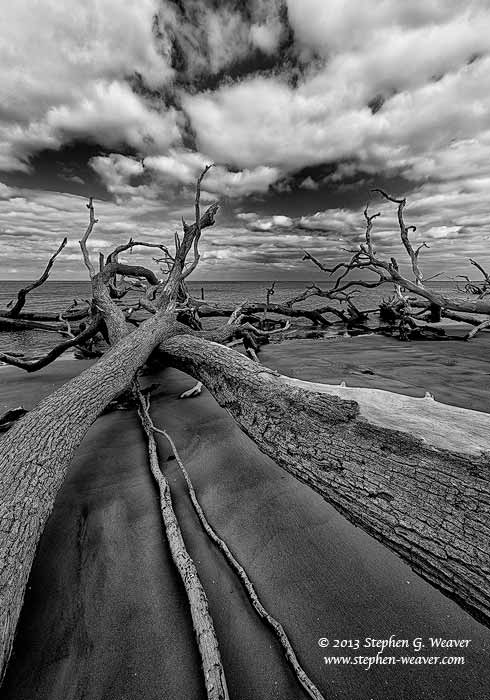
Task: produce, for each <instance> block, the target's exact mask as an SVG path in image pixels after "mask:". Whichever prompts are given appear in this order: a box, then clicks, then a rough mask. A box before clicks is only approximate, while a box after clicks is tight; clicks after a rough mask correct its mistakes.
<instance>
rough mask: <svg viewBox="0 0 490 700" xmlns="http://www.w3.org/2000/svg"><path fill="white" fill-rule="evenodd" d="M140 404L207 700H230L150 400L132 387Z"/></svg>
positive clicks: (134, 386)
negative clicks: (158, 441) (161, 453)
mask: <svg viewBox="0 0 490 700" xmlns="http://www.w3.org/2000/svg"><path fill="white" fill-rule="evenodd" d="M133 388H134V392H135V396H136V399H137V402H138V415H139V417H140V421H141V425H142V426H143V430H144V431H145V435H146V440H147V442H148V459H149V463H150V468H151V473H152V474H153V478H154V479H155V481H156V482H157V484H158V490H159V492H160V509H161V512H162V518H163V523H164V526H165V532H166V535H167V541H168V544H169V547H170V552H171V554H172V559H173V562H174V564H175V566H176V568H177V571H178V572H179V575H180V578H181V579H182V583H183V584H184V588H185V592H186V594H187V600H188V601H189V607H190V611H191V617H192V624H193V627H194V632H195V635H196V640H197V644H198V647H199V653H200V655H201V661H202V670H203V675H204V684H205V686H206V693H207V697H208V700H228V699H229V695H228V689H227V686H226V678H225V672H224V669H223V663H222V661H221V654H220V652H219V646H218V639H217V636H216V631H215V629H214V624H213V619H212V617H211V613H210V612H209V606H208V599H207V597H206V593H205V591H204V588H203V587H202V584H201V581H200V579H199V575H198V573H197V569H196V565H195V564H194V561H193V560H192V558H191V556H190V555H189V553H188V551H187V548H186V546H185V542H184V539H183V537H182V532H181V530H180V526H179V523H178V520H177V517H176V515H175V511H174V509H173V505H172V495H171V493H170V486H169V483H168V481H167V479H166V478H165V477H164V475H163V474H162V472H161V470H160V465H159V463H158V452H157V445H156V442H155V436H154V431H155V428H154V425H153V423H152V421H151V418H150V414H149V399H148V398H146V399H145V397H144V396H143V394H142V393H141V391H140V390H139V388H138V385H137V384H136V383H135V384H134V385H133Z"/></svg>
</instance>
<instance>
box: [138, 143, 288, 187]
mask: <svg viewBox="0 0 490 700" xmlns="http://www.w3.org/2000/svg"><path fill="white" fill-rule="evenodd" d="M211 162H212V161H211V159H210V158H206V157H205V156H203V155H202V154H201V153H196V152H193V151H189V150H184V149H180V150H175V149H170V150H169V152H168V154H167V155H162V156H148V157H147V158H145V160H144V166H145V168H146V169H148V170H149V171H151V172H152V173H154V174H156V175H157V176H158V175H160V176H163V179H164V181H166V182H169V183H172V182H178V183H181V184H183V185H194V184H195V182H196V179H197V177H198V176H199V174H200V173H201V172H202V170H203V168H204V167H205V165H209V164H211ZM278 177H279V171H278V169H277V168H271V167H268V166H257V167H255V168H252V169H248V168H244V169H243V170H239V171H231V170H229V169H228V168H226V167H224V166H221V165H216V166H214V167H213V168H212V169H211V170H210V171H209V172H208V173H207V175H206V179H205V180H204V182H203V187H205V188H206V191H207V192H208V193H209V194H211V195H213V194H214V195H216V196H227V197H243V196H246V195H249V194H251V193H255V192H266V191H267V190H268V188H269V186H270V185H272V184H273V183H274V182H275V181H276V180H277V179H278Z"/></svg>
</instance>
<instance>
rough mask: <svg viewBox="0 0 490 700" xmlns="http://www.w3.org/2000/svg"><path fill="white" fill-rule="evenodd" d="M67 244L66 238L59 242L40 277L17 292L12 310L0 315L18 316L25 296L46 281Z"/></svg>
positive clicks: (24, 301)
mask: <svg viewBox="0 0 490 700" xmlns="http://www.w3.org/2000/svg"><path fill="white" fill-rule="evenodd" d="M67 242H68V239H67V238H64V239H63V240H62V241H61V243H60V246H59V247H58V249H57V251H56V252H55V253H54V254H53V255H52V256H51V257H50V259H49V261H48V264H47V265H46V267H45V269H44V272H43V273H42V275H41V276H40V277H39V278H38V279H37V280H35V281H34V282H31V284H29V285H27V287H24V288H23V289H20V290H19V292H18V293H17V300H16V301H15V303H14V304H13V306H12V308H10V309H9V310H8V311H6V312H2V314H3V315H4V316H9V317H10V318H16V317H17V316H18V315H19V313H20V311H21V310H22V308H23V307H24V305H25V303H26V298H27V295H28V294H29V292H32V290H33V289H36V288H37V287H40V286H41V285H42V284H44V282H46V280H47V279H48V277H49V273H50V272H51V268H52V267H53V265H54V261H55V260H56V258H57V257H58V255H59V254H60V253H61V251H62V250H63V248H64V247H65V246H66V244H67Z"/></svg>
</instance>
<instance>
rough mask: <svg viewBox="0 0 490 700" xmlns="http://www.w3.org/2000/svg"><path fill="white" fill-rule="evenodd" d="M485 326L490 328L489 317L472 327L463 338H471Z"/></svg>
mask: <svg viewBox="0 0 490 700" xmlns="http://www.w3.org/2000/svg"><path fill="white" fill-rule="evenodd" d="M485 328H490V319H487V320H486V321H483V322H482V323H480V324H479V325H478V326H476V327H475V328H473V329H472V330H471V331H470V332H469V333H468V334H467V335H465V338H464V339H465V340H471V338H474V337H475V335H476V334H477V333H479V332H480V331H483V330H485Z"/></svg>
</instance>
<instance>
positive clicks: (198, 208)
mask: <svg viewBox="0 0 490 700" xmlns="http://www.w3.org/2000/svg"><path fill="white" fill-rule="evenodd" d="M213 167H214V163H211V165H206V167H205V168H204V170H203V171H202V173H201V174H200V175H199V177H198V179H197V184H196V200H195V207H194V209H195V221H194V229H195V233H194V259H193V261H192V263H191V264H190V265H189V267H188V268H187V269H186V270H185V272H183V274H182V279H183V280H184V279H185V278H186V277H188V276H189V275H190V274H191V272H193V270H195V269H196V267H197V265H198V263H199V259H200V255H199V239H200V238H201V182H202V181H203V178H204V176H205V175H206V173H208V172H209V170H210V169H211V168H213ZM182 223H183V224H184V220H183V219H182ZM185 231H186V228H185V224H184V232H185Z"/></svg>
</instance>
